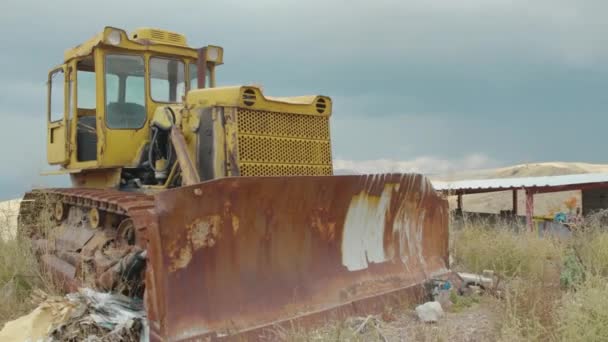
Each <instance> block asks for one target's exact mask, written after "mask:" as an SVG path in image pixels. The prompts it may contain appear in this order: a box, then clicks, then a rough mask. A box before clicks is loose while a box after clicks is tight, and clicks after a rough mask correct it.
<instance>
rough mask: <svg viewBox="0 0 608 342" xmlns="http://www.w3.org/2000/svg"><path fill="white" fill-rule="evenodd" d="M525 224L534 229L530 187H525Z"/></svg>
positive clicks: (532, 196)
mask: <svg viewBox="0 0 608 342" xmlns="http://www.w3.org/2000/svg"><path fill="white" fill-rule="evenodd" d="M526 225H527V226H528V229H529V230H530V231H533V230H534V192H533V191H532V190H530V189H526Z"/></svg>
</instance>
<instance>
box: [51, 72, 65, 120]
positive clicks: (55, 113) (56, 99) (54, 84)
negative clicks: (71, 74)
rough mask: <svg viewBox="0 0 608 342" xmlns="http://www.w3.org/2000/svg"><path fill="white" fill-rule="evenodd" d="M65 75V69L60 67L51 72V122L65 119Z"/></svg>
mask: <svg viewBox="0 0 608 342" xmlns="http://www.w3.org/2000/svg"><path fill="white" fill-rule="evenodd" d="M64 85H65V75H64V73H63V69H58V70H56V71H55V72H53V73H52V74H51V80H50V84H49V86H50V89H49V90H50V93H51V94H50V95H51V98H50V101H51V102H50V108H49V115H50V116H49V120H50V121H51V122H55V121H60V120H61V119H63V112H64V110H65V107H64V93H65V88H64Z"/></svg>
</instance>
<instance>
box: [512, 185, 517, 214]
mask: <svg viewBox="0 0 608 342" xmlns="http://www.w3.org/2000/svg"><path fill="white" fill-rule="evenodd" d="M513 216H514V217H517V189H513Z"/></svg>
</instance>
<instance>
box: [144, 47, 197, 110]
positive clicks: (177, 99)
mask: <svg viewBox="0 0 608 342" xmlns="http://www.w3.org/2000/svg"><path fill="white" fill-rule="evenodd" d="M153 59H164V60H168V61H178V62H180V63H182V66H183V68H182V70H183V75H182V77H183V83H184V93H183V94H182V95H180V94H177V88H178V84H179V82H178V83H176V85H175V91H176V94H175V102H171V101H160V100H156V99H155V98H154V96H153V95H152V89H153V85H152V79H153V77H152V72H151V70H152V67H151V66H150V65H151V64H152V60H153ZM147 63H148V82H146V83H147V84H146V86H147V87H148V98H149V99H150V101H152V102H153V103H156V104H168V105H173V104H180V103H183V102H184V101H183V100H182V96H186V94H188V90H189V89H188V87H189V84H188V80H187V79H188V76H189V75H188V63H189V62H188V60H187V59H185V58H183V57H181V56H166V55H158V54H154V55H150V56H148V59H147Z"/></svg>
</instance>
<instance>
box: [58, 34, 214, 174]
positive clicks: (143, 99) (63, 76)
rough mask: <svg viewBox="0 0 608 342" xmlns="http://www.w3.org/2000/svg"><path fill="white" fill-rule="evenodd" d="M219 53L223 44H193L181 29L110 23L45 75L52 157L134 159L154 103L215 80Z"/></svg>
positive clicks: (87, 165) (87, 162) (105, 162)
mask: <svg viewBox="0 0 608 342" xmlns="http://www.w3.org/2000/svg"><path fill="white" fill-rule="evenodd" d="M209 50H213V51H209ZM201 53H204V54H205V55H204V56H203V57H202V58H200V54H201ZM208 53H211V56H209V57H211V58H208V56H207V54H208ZM221 57H222V49H221V48H220V47H211V48H203V49H199V50H197V49H193V48H191V47H189V46H188V45H187V44H186V40H185V37H183V36H182V35H179V34H176V33H172V32H168V31H162V30H156V29H139V30H136V31H134V32H133V33H132V34H131V35H130V36H129V35H127V33H126V32H125V31H123V30H119V29H115V28H110V27H107V28H105V29H104V31H103V32H102V33H100V34H98V35H96V36H95V37H93V38H92V39H90V40H89V41H87V42H85V43H83V44H81V45H79V46H77V47H75V48H73V49H70V50H67V51H66V53H65V60H64V63H63V64H62V65H60V66H58V67H56V68H54V69H52V70H51V71H50V72H49V76H48V110H47V138H48V139H47V159H48V162H49V164H52V165H59V166H61V168H62V170H63V171H66V172H72V173H76V172H77V171H78V172H80V171H81V170H87V169H90V170H97V171H98V172H99V170H101V169H108V170H111V169H112V168H120V167H135V166H137V165H138V163H140V161H141V158H142V153H143V152H144V148H145V145H146V143H147V141H148V140H149V136H150V127H149V126H150V120H151V118H152V116H153V113H154V112H155V110H156V108H157V107H159V106H166V105H171V104H178V103H181V102H182V100H183V98H184V96H185V94H186V92H187V91H189V90H190V89H197V88H204V87H214V86H215V66H216V65H219V64H221ZM199 59H200V60H202V63H199ZM199 64H202V65H199ZM201 68H202V69H203V70H202V71H201V70H200V69H201ZM199 74H202V75H203V77H202V80H204V82H199V81H198V76H199ZM199 83H202V84H199ZM106 178H107V175H106ZM114 178H116V177H114ZM104 182H105V181H104ZM105 183H106V184H107V182H105Z"/></svg>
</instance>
